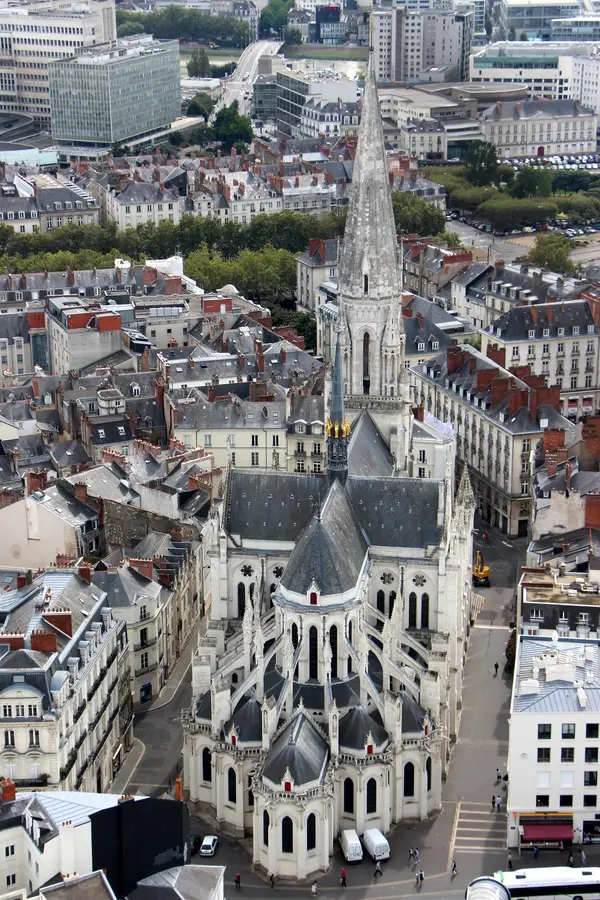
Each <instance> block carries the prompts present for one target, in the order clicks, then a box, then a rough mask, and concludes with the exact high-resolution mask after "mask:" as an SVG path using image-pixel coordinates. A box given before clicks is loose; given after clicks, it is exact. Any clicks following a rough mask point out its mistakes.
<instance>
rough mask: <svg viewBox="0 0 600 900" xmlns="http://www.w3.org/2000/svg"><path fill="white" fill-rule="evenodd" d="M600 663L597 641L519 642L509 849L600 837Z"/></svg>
mask: <svg viewBox="0 0 600 900" xmlns="http://www.w3.org/2000/svg"><path fill="white" fill-rule="evenodd" d="M564 605H565V606H568V605H569V604H568V603H567V604H564ZM540 611H543V610H540ZM599 662H600V643H599V641H598V640H592V639H591V638H590V639H578V638H567V637H562V636H558V637H551V636H548V637H545V636H541V635H539V636H528V635H520V636H519V637H518V639H517V650H516V661H515V675H514V680H513V688H512V696H511V705H510V719H509V726H510V731H509V745H508V764H507V771H508V775H509V778H508V795H507V804H506V811H507V816H506V820H507V842H508V847H509V849H512V850H519V851H521V850H523V849H531V848H532V846H533V845H536V844H538V845H540V846H542V847H548V848H549V849H551V848H557V849H558V848H559V847H562V846H563V845H564V844H570V843H571V842H572V843H575V844H581V845H582V846H583V845H585V844H586V843H588V842H589V841H592V842H595V841H597V840H598V838H599V837H600V829H599V827H598V820H597V819H596V815H597V812H596V811H597V809H598V762H599V757H598V754H599V753H600V709H599V708H598V704H597V701H596V696H597V693H598V691H597V690H596V688H597V687H598V686H600V665H599ZM524 747H526V748H527V752H526V753H525V752H523V748H524Z"/></svg>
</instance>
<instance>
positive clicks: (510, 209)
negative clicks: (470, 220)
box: [477, 196, 558, 228]
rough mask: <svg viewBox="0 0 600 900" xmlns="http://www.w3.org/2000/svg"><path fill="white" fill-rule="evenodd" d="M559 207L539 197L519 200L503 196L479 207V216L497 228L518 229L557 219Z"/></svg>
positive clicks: (551, 201) (487, 201)
mask: <svg viewBox="0 0 600 900" xmlns="http://www.w3.org/2000/svg"><path fill="white" fill-rule="evenodd" d="M557 213H558V207H557V205H556V203H555V202H554V201H553V200H550V199H542V198H538V197H527V198H525V199H524V200H517V199H515V198H513V197H508V196H502V197H496V198H494V199H493V200H486V202H485V203H482V204H481V206H478V207H477V215H478V216H480V217H481V218H482V219H485V220H486V221H487V222H491V224H492V225H493V226H494V227H495V228H517V227H520V226H522V225H535V224H536V223H537V222H547V221H548V219H555V218H556V216H557Z"/></svg>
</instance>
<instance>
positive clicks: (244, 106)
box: [217, 41, 281, 115]
mask: <svg viewBox="0 0 600 900" xmlns="http://www.w3.org/2000/svg"><path fill="white" fill-rule="evenodd" d="M280 47H281V43H280V42H279V41H255V43H253V44H249V45H248V46H247V47H246V49H245V50H244V52H243V53H242V55H241V56H240V58H239V60H238V64H237V66H236V68H235V71H234V72H232V74H231V76H230V77H229V78H228V79H227V80H226V83H225V90H224V92H223V96H222V97H221V99H220V101H219V103H218V104H217V109H219V108H220V107H222V106H230V105H231V104H232V103H233V102H234V100H237V101H238V105H239V110H240V113H241V114H242V115H248V114H249V113H250V106H251V104H252V84H253V82H254V80H255V78H256V76H257V74H258V60H259V59H260V57H261V56H275V55H276V54H277V53H278V52H279V48H280ZM246 76H247V77H246ZM246 94H250V96H249V97H246V96H245V95H246Z"/></svg>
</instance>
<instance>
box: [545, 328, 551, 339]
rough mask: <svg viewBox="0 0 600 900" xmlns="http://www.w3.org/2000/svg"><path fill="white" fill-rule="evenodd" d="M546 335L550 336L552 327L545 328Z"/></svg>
mask: <svg viewBox="0 0 600 900" xmlns="http://www.w3.org/2000/svg"><path fill="white" fill-rule="evenodd" d="M544 337H550V329H549V328H544Z"/></svg>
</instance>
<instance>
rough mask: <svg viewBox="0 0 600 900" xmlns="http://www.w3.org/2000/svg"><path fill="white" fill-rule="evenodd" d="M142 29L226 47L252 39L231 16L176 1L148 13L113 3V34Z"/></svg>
mask: <svg viewBox="0 0 600 900" xmlns="http://www.w3.org/2000/svg"><path fill="white" fill-rule="evenodd" d="M142 32H146V33H148V34H153V35H154V37H156V38H163V39H177V40H179V39H182V40H186V41H202V42H205V43H206V42H208V41H214V42H215V43H217V44H223V45H224V46H226V47H243V46H245V45H246V44H249V43H250V41H251V40H252V36H251V33H250V28H249V26H248V25H247V24H245V23H244V22H241V21H240V20H239V19H236V18H234V17H233V16H208V15H206V14H205V13H203V12H201V11H200V10H197V9H187V8H186V7H184V6H179V5H178V4H176V3H173V4H171V5H170V6H165V7H163V8H162V9H157V10H153V11H152V12H149V13H134V12H128V11H126V10H122V9H120V8H119V7H118V6H117V34H118V36H119V37H126V36H127V35H129V34H141V33H142Z"/></svg>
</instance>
